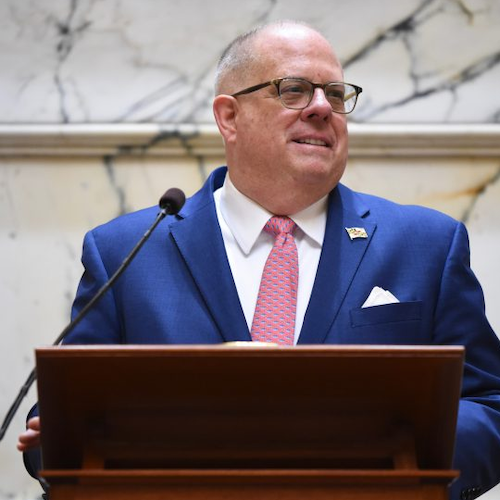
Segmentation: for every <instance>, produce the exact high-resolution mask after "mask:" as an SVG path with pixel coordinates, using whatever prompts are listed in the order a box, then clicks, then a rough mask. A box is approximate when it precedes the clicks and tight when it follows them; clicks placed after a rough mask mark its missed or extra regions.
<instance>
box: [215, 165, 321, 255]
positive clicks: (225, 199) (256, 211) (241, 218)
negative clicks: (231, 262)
mask: <svg viewBox="0 0 500 500" xmlns="http://www.w3.org/2000/svg"><path fill="white" fill-rule="evenodd" d="M327 204H328V196H324V197H323V198H321V199H320V200H318V201H317V202H315V203H313V204H312V205H311V206H309V207H307V208H306V209H304V210H302V211H300V212H297V213H296V214H293V215H291V216H290V218H291V219H292V220H293V221H294V222H295V223H296V224H297V226H298V228H299V229H300V230H301V231H302V232H303V234H304V235H305V236H306V237H308V238H310V239H311V240H312V242H313V244H315V245H317V246H319V247H321V246H322V245H323V239H324V236H325V228H326V212H327ZM220 210H221V214H222V216H223V217H224V221H225V222H226V224H227V226H228V227H229V230H230V231H231V233H232V235H233V236H234V239H235V240H236V242H237V243H238V245H239V247H240V248H241V250H242V251H243V253H245V255H248V254H249V253H250V251H251V250H252V247H253V246H254V244H255V242H256V241H257V238H258V237H259V235H260V234H261V232H262V229H263V228H264V226H265V224H266V222H267V221H268V220H269V219H270V218H271V217H272V216H273V215H274V214H272V213H271V212H268V211H267V210H266V209H265V208H263V207H261V206H260V205H258V204H257V203H255V201H253V200H251V199H250V198H248V197H247V196H245V195H244V194H243V193H241V192H240V191H238V190H237V189H236V187H235V186H234V184H233V183H232V182H231V179H230V177H229V174H228V175H226V178H225V181H224V185H223V186H222V188H221V193H220Z"/></svg>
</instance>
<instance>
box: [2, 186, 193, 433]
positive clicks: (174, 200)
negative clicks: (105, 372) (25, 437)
mask: <svg viewBox="0 0 500 500" xmlns="http://www.w3.org/2000/svg"><path fill="white" fill-rule="evenodd" d="M185 201H186V195H185V194H184V193H183V192H182V191H181V190H180V189H178V188H170V189H169V190H168V191H167V192H166V193H165V194H164V195H163V196H162V197H161V198H160V202H159V206H160V212H159V213H158V215H157V216H156V219H155V221H154V222H153V224H152V225H151V227H150V228H149V229H148V230H147V231H146V232H145V233H144V235H143V236H142V238H141V239H140V240H139V242H138V243H137V245H135V247H134V248H133V249H132V251H131V252H130V253H129V254H128V255H127V256H126V257H125V259H124V260H123V262H122V263H121V265H120V267H119V268H118V269H117V270H116V271H115V273H114V274H113V276H111V278H109V280H108V281H107V282H106V283H104V285H103V286H102V287H101V288H100V289H99V291H98V292H97V293H96V294H95V295H94V297H92V299H91V300H90V301H89V302H88V304H87V305H86V306H85V307H84V308H83V309H82V310H81V311H80V312H79V313H78V315H77V316H76V318H75V319H74V320H72V321H71V322H70V323H69V324H68V325H67V326H66V328H65V329H64V330H63V331H62V332H61V333H60V334H59V336H58V337H57V339H56V340H55V341H54V344H53V345H59V344H60V342H61V341H62V340H63V339H64V338H65V337H66V336H67V335H68V334H69V333H70V332H71V331H73V329H74V328H75V327H76V325H78V323H80V321H81V320H82V319H83V318H84V317H85V316H86V315H87V314H88V312H89V311H90V310H91V309H92V308H93V307H94V305H95V304H96V303H97V302H98V301H99V300H100V299H101V298H102V296H103V295H104V294H105V293H106V292H107V291H108V290H109V289H110V288H111V287H112V286H113V285H114V284H115V282H116V280H117V279H118V278H119V277H120V276H121V275H122V274H123V272H124V271H125V269H127V267H128V266H129V265H130V263H131V262H132V260H133V259H134V257H135V256H136V255H137V253H138V252H139V250H140V249H141V248H142V246H143V245H144V243H146V241H147V240H148V239H149V237H150V236H151V234H152V233H153V231H154V230H155V229H156V227H157V226H158V224H159V223H160V222H161V221H162V220H163V219H164V218H165V217H166V216H167V215H177V214H178V213H179V211H180V210H181V208H182V207H183V205H184V203H185ZM35 380H36V368H33V370H32V371H31V373H30V375H29V377H28V378H27V379H26V382H25V383H24V384H23V386H22V387H21V390H20V391H19V394H18V395H17V398H16V399H15V400H14V402H13V403H12V406H11V407H10V409H9V411H8V412H7V415H6V417H5V419H4V421H3V424H2V427H1V428H0V441H1V440H2V439H3V437H4V435H5V433H6V432H7V429H8V428H9V425H10V423H11V421H12V419H13V418H14V415H15V414H16V412H17V410H18V409H19V406H21V403H22V401H23V399H24V397H25V396H26V394H27V392H28V391H29V389H30V387H31V386H32V384H33V382H34V381H35Z"/></svg>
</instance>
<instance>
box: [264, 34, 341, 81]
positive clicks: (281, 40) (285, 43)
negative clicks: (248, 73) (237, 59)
mask: <svg viewBox="0 0 500 500" xmlns="http://www.w3.org/2000/svg"><path fill="white" fill-rule="evenodd" d="M254 48H255V53H256V55H257V61H258V63H257V67H256V71H257V73H259V77H260V78H261V79H263V80H266V79H272V78H279V77H284V76H300V77H302V78H307V79H309V80H312V81H315V82H326V81H332V80H338V79H340V78H342V68H341V66H340V63H339V61H338V59H337V57H336V56H335V54H334V52H333V50H332V48H331V46H330V44H329V43H328V42H327V41H326V40H325V39H324V38H323V37H322V36H321V35H320V34H319V33H317V32H315V31H313V30H310V29H308V28H305V27H303V26H291V27H284V28H281V29H274V30H270V31H265V32H264V33H262V34H261V35H260V36H259V37H258V38H257V39H256V41H255V45H254Z"/></svg>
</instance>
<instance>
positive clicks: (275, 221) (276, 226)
mask: <svg viewBox="0 0 500 500" xmlns="http://www.w3.org/2000/svg"><path fill="white" fill-rule="evenodd" d="M296 227H297V224H295V222H293V220H292V219H290V218H289V217H283V216H278V215H275V216H274V217H271V218H270V219H269V220H268V221H267V223H266V225H265V226H264V231H266V232H267V233H269V234H273V235H274V236H275V237H276V236H278V234H283V233H284V234H292V233H293V232H294V231H295V228H296Z"/></svg>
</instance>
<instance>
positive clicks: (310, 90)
mask: <svg viewBox="0 0 500 500" xmlns="http://www.w3.org/2000/svg"><path fill="white" fill-rule="evenodd" d="M271 85H274V86H275V87H276V90H277V92H278V96H279V99H280V101H281V104H283V106H285V108H289V109H304V108H307V106H309V103H310V102H311V101H312V98H313V95H314V91H315V90H316V89H317V88H320V89H323V92H324V93H325V97H326V100H327V101H328V102H329V103H330V106H331V107H332V111H333V112H334V113H341V114H343V115H346V114H348V113H350V112H351V111H353V109H354V108H355V106H356V102H357V100H358V95H359V94H361V92H363V89H362V88H361V87H358V86H357V85H353V84H352V83H344V82H330V83H312V82H310V81H309V80H304V79H303V78H289V77H288V78H276V79H275V80H271V81H270V82H266V83H260V84H259V85H254V86H253V87H248V88H246V89H243V90H240V91H239V92H236V93H235V94H231V96H232V97H236V96H239V95H243V94H250V93H251V92H255V91H256V90H260V89H263V88H265V87H269V86H271Z"/></svg>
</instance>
